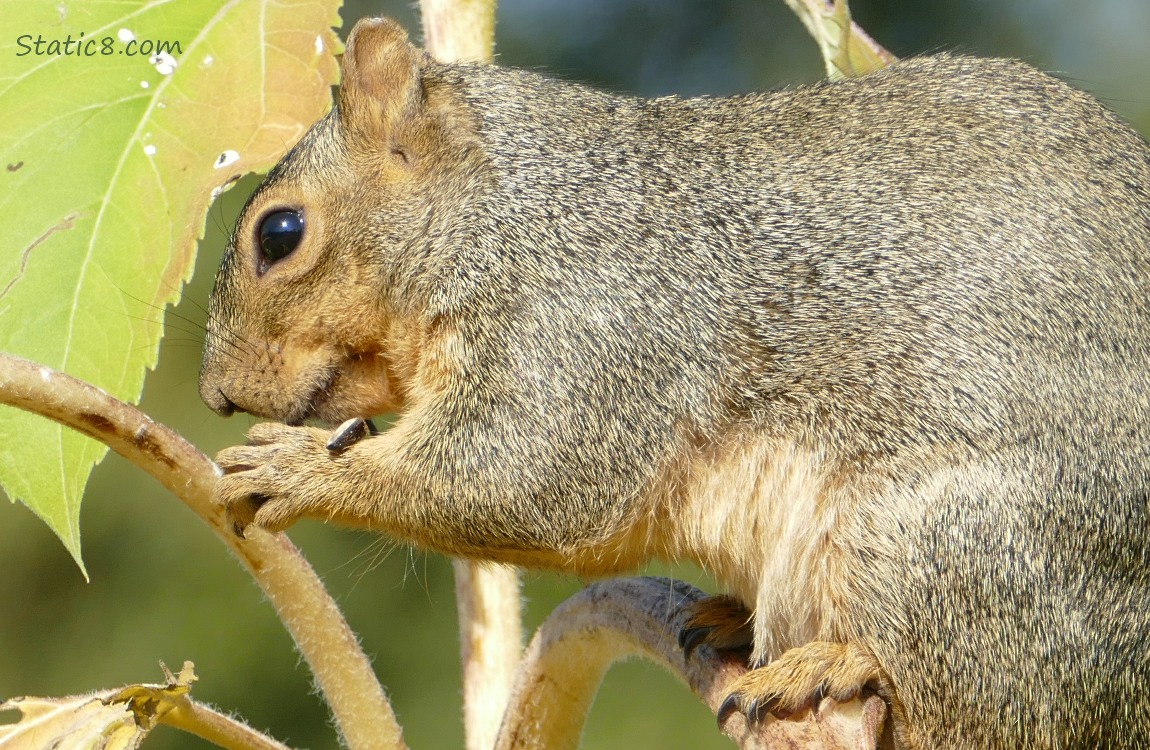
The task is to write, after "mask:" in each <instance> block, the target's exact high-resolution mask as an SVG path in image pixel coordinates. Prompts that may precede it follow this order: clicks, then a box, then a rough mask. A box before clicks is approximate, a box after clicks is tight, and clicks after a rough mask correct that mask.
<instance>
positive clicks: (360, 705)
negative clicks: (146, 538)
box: [0, 354, 406, 750]
mask: <svg viewBox="0 0 1150 750" xmlns="http://www.w3.org/2000/svg"><path fill="white" fill-rule="evenodd" d="M0 404H9V405H12V406H16V407H18V408H21V409H24V410H26V411H30V412H33V413H36V414H40V415H42V416H45V417H48V418H49V419H52V420H55V421H56V422H59V423H60V424H63V425H66V426H68V427H71V428H72V429H74V430H78V431H79V432H82V433H84V434H85V435H88V436H90V437H92V438H95V439H96V440H99V441H101V442H102V443H104V444H105V445H107V446H108V447H109V448H111V449H112V450H114V451H116V452H117V453H119V454H120V455H121V456H123V457H125V458H126V459H128V460H129V461H131V462H132V463H134V464H135V465H136V466H138V467H140V468H141V469H143V470H144V471H146V472H147V473H148V474H150V475H152V476H153V477H155V479H156V480H157V481H159V482H160V484H162V485H163V486H164V487H166V488H167V489H168V490H169V491H171V492H172V494H174V495H175V496H176V497H178V498H180V500H182V501H183V502H184V504H185V505H187V506H188V507H189V508H191V509H192V511H193V512H195V513H196V515H198V516H199V517H200V518H202V519H203V520H204V522H205V523H207V524H208V526H209V527H210V528H211V529H212V531H214V532H215V533H216V535H217V536H218V537H219V538H220V539H221V540H222V541H223V542H224V544H226V545H227V546H228V548H229V549H230V550H231V551H232V553H233V554H234V555H235V556H236V557H237V558H238V559H239V560H240V562H242V563H243V564H244V566H245V567H246V568H247V569H248V571H249V572H250V573H251V574H252V577H253V578H255V580H256V582H257V583H258V584H259V585H260V587H261V588H262V589H263V590H264V593H265V594H266V595H267V597H268V599H269V600H270V601H271V603H272V606H274V607H275V609H276V611H277V612H278V614H279V616H280V619H281V620H282V621H283V622H284V624H285V626H286V627H287V628H288V630H289V631H290V632H291V635H292V637H293V638H294V639H295V642H296V645H297V647H298V648H299V650H300V653H301V654H302V655H303V657H304V659H305V660H306V661H307V663H308V665H309V666H310V667H311V670H312V673H313V674H314V675H315V678H316V682H317V684H318V685H319V687H320V690H321V691H322V692H323V694H324V697H325V698H326V700H327V702H328V705H330V706H331V709H332V713H333V714H334V716H335V720H336V723H337V725H338V727H339V731H340V734H341V735H342V736H343V738H344V740H345V741H346V743H347V745H348V747H349V748H352V750H360V749H362V750H378V749H379V748H389V749H390V748H396V749H399V748H406V745H405V744H404V742H403V737H402V732H401V730H400V728H399V724H398V723H397V722H396V720H395V714H394V713H393V712H392V710H391V706H390V704H389V703H388V702H387V698H386V697H385V696H384V693H383V688H382V687H381V686H380V684H379V681H378V680H377V679H376V677H375V673H374V672H373V671H372V669H371V664H370V662H369V661H368V659H367V657H366V656H365V655H364V653H363V651H362V649H360V647H359V642H358V640H357V639H356V637H355V634H354V633H352V631H351V628H349V627H348V625H347V622H346V621H345V620H344V619H343V615H342V613H341V612H340V610H339V608H338V607H337V606H336V604H335V602H334V601H332V599H331V597H330V596H329V595H328V593H327V591H326V590H325V589H324V587H323V584H322V583H321V582H320V580H319V577H318V576H316V574H315V572H314V571H313V570H312V568H311V566H310V565H309V564H308V562H307V561H306V560H305V559H304V558H303V556H302V555H300V553H299V551H298V550H297V549H296V548H295V546H294V545H293V544H292V543H291V541H290V540H289V539H288V538H287V537H286V536H284V535H282V534H274V535H273V534H268V533H266V532H263V531H260V530H256V529H252V530H251V531H250V533H249V538H248V539H239V538H237V537H236V536H235V535H234V534H233V533H232V531H231V529H230V528H229V527H228V525H227V523H226V521H225V518H224V513H223V509H222V508H221V507H220V506H218V505H217V504H216V503H215V502H213V500H212V495H213V490H214V488H215V482H216V477H217V476H218V471H219V469H218V468H217V467H216V465H215V464H214V463H213V462H212V461H211V459H209V458H208V457H207V456H205V455H204V454H203V453H201V452H200V451H199V450H197V449H196V448H195V446H193V445H192V444H190V443H189V442H188V441H186V440H184V439H183V438H182V437H180V435H178V434H177V433H176V432H175V431H173V430H172V429H170V428H169V427H166V426H165V425H162V424H159V423H158V422H156V421H154V420H152V419H151V418H150V417H148V416H147V415H146V414H144V413H143V412H141V411H140V410H139V409H137V408H135V407H134V406H131V405H129V404H126V403H124V402H123V401H120V400H118V399H115V398H113V397H112V396H110V395H108V394H107V393H105V392H104V391H102V390H100V389H99V388H96V387H95V386H92V385H90V384H88V383H85V382H83V381H81V380H77V379H76V378H73V377H72V376H70V375H66V374H64V373H62V372H58V371H56V370H52V369H51V368H48V367H44V366H42V365H38V364H36V363H35V362H30V361H29V360H26V359H22V358H19V357H13V356H10V355H6V354H0Z"/></svg>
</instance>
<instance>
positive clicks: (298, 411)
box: [283, 365, 360, 427]
mask: <svg viewBox="0 0 1150 750" xmlns="http://www.w3.org/2000/svg"><path fill="white" fill-rule="evenodd" d="M339 378H340V370H339V368H338V367H336V366H334V365H331V366H328V367H326V368H324V369H323V371H322V372H321V373H320V374H319V377H318V379H317V380H316V383H315V384H314V385H313V386H312V387H311V389H310V390H308V391H307V393H306V395H305V396H304V397H303V398H302V399H300V401H298V402H297V405H296V407H295V408H294V409H292V411H291V412H289V413H288V414H286V415H284V419H283V421H284V423H285V424H288V425H291V426H293V427H298V426H300V425H301V424H303V423H304V422H305V421H307V420H312V421H315V422H319V423H321V424H323V425H327V426H331V425H335V424H338V423H340V422H342V421H344V420H345V419H348V417H344V416H339V415H334V416H333V415H332V414H331V413H330V406H331V401H332V396H333V395H334V394H335V390H336V385H337V384H338V383H339ZM351 416H360V415H358V414H353V415H351Z"/></svg>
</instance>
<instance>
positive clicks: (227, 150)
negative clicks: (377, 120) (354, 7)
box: [0, 0, 339, 566]
mask: <svg viewBox="0 0 1150 750" xmlns="http://www.w3.org/2000/svg"><path fill="white" fill-rule="evenodd" d="M338 5H339V3H338V0H275V1H273V0H230V1H228V2H222V3H215V2H203V1H202V0H75V1H72V2H69V1H67V0H63V1H61V2H27V0H0V18H3V19H4V27H5V33H4V34H3V36H2V37H0V111H2V112H3V113H4V116H3V117H2V118H0V351H5V352H9V353H13V354H18V355H20V356H24V357H28V358H30V359H33V360H36V361H39V362H42V363H44V364H46V365H49V366H51V367H55V368H58V369H61V370H64V371H65V372H68V373H69V374H71V375H75V376H77V377H79V378H82V379H84V380H87V381H89V382H92V383H95V384H96V385H99V386H101V387H103V388H104V389H106V390H107V391H109V392H111V393H112V394H113V395H115V396H117V397H119V398H122V399H125V400H128V401H134V400H136V399H138V398H139V395H140V391H141V389H142V387H143V378H144V373H145V369H146V368H149V367H153V366H154V365H155V361H156V352H157V347H158V344H159V339H160V335H161V330H160V328H161V326H160V323H159V322H158V321H159V319H160V317H161V314H160V310H162V309H163V308H164V306H165V305H167V304H169V303H171V302H173V301H174V300H175V299H176V298H177V297H178V295H179V290H180V287H181V285H182V283H183V282H184V281H185V280H186V279H187V277H188V275H189V274H190V273H191V269H192V267H193V261H194V257H195V241H196V239H197V238H198V237H200V236H201V235H202V232H203V227H204V221H205V217H206V213H207V209H208V205H209V203H210V201H211V198H212V192H213V190H216V189H219V188H221V187H222V186H224V185H227V184H230V182H232V181H234V180H235V179H238V177H239V176H241V175H243V174H244V173H247V172H251V171H260V170H263V169H267V168H268V167H270V166H271V165H272V164H273V163H274V162H275V161H276V159H277V158H278V157H279V156H280V155H281V154H282V153H283V152H284V151H285V150H286V149H287V147H288V146H290V145H291V144H292V143H293V142H294V141H295V140H296V139H297V138H298V137H299V136H300V135H301V134H302V133H303V132H304V130H305V129H306V127H307V126H308V125H309V124H310V123H311V122H312V121H314V120H315V119H317V118H318V117H319V116H320V115H322V113H323V112H324V111H325V110H326V109H327V107H328V106H330V93H329V91H330V89H329V87H330V85H331V84H333V83H334V82H335V80H336V77H337V67H336V62H335V59H334V57H333V53H334V52H337V51H338V49H337V46H338V44H339V42H338V39H337V38H336V36H335V34H334V32H333V31H332V29H331V25H332V24H333V23H335V22H338V18H337V16H336V11H337V8H338ZM161 50H163V52H164V54H158V53H160V51H161ZM96 426H98V425H94V427H96ZM105 450H106V449H105V448H104V446H103V445H102V444H100V443H96V442H95V441H92V440H91V439H89V438H86V437H84V436H81V435H79V434H77V433H75V432H73V431H70V430H65V429H63V428H61V427H58V426H56V425H55V424H52V423H49V422H47V421H45V420H43V419H40V418H38V417H34V416H32V415H29V414H26V413H23V412H20V411H17V410H15V409H11V408H7V407H0V485H2V486H3V488H4V490H5V491H6V492H7V493H8V495H9V496H10V497H12V498H14V499H19V500H22V501H23V502H24V503H25V504H27V505H28V506H29V507H30V508H31V509H32V510H33V511H34V512H35V513H36V514H37V515H39V516H40V517H41V518H43V519H44V520H45V521H46V522H47V523H48V525H49V526H51V527H52V529H53V530H54V531H55V532H56V534H57V535H58V536H59V537H60V538H61V540H62V541H63V542H64V544H65V546H66V547H67V548H68V550H69V551H70V552H71V553H72V555H73V556H74V557H75V558H76V561H77V562H78V563H80V564H81V566H82V562H81V561H80V539H79V527H78V517H79V504H80V497H81V494H82V491H83V487H84V484H85V483H86V482H87V478H88V475H89V473H90V471H91V468H92V466H93V465H94V463H95V462H96V461H97V460H99V458H100V457H102V456H103V455H104V452H105Z"/></svg>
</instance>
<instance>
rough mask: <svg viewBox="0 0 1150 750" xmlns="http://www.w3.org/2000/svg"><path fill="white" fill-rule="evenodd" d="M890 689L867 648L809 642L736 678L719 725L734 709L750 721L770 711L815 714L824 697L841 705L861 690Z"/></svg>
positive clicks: (854, 644) (786, 713)
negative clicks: (808, 712) (810, 710)
mask: <svg viewBox="0 0 1150 750" xmlns="http://www.w3.org/2000/svg"><path fill="white" fill-rule="evenodd" d="M888 688H889V681H888V679H887V677H886V674H885V673H884V672H883V670H882V667H881V666H880V665H879V663H878V660H877V659H875V656H874V654H873V653H872V652H871V650H870V649H869V648H867V647H866V646H863V645H862V644H860V643H853V642H852V643H831V642H828V641H813V642H811V643H808V644H806V645H805V646H801V647H799V648H793V649H791V650H790V651H787V652H786V653H784V654H783V655H782V656H780V657H779V658H778V659H775V660H774V661H772V662H770V663H769V664H766V665H765V666H762V667H759V668H758V669H753V670H751V671H750V672H747V673H746V674H744V675H743V676H742V677H740V678H739V679H737V680H735V682H734V684H733V685H732V686H731V694H730V695H729V696H728V697H727V699H726V700H725V701H723V705H722V706H721V707H720V708H719V721H720V723H721V722H722V721H724V720H725V719H726V718H727V717H728V716H730V715H731V714H732V713H734V712H735V711H739V712H742V713H744V714H746V715H747V717H748V718H749V719H751V720H757V719H761V718H763V717H764V716H765V715H766V714H768V713H770V714H774V715H775V716H778V717H780V718H785V717H787V716H790V715H792V714H795V713H798V712H800V711H802V710H804V709H812V710H817V709H818V708H819V704H820V703H822V700H823V698H832V699H833V700H835V701H837V702H839V703H843V702H845V701H849V700H851V699H852V698H854V697H856V696H858V695H859V694H860V693H862V692H863V690H864V689H870V690H874V691H876V692H878V693H880V694H883V693H886V692H888Z"/></svg>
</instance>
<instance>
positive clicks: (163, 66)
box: [148, 52, 176, 76]
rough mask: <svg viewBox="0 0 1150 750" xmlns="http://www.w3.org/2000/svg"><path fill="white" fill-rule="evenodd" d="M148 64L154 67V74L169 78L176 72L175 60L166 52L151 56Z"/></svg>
mask: <svg viewBox="0 0 1150 750" xmlns="http://www.w3.org/2000/svg"><path fill="white" fill-rule="evenodd" d="M148 62H150V63H151V64H152V65H155V66H156V72H157V73H159V74H160V75H164V76H170V75H171V74H172V73H173V72H175V70H176V58H174V57H172V56H171V55H169V54H168V53H167V52H161V53H160V54H158V55H152V56H151V57H149V58H148Z"/></svg>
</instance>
